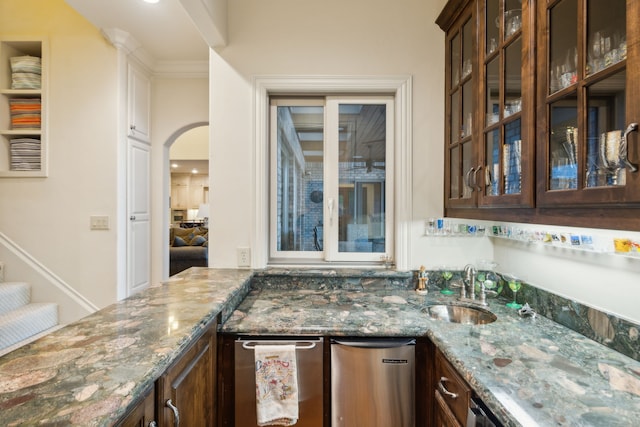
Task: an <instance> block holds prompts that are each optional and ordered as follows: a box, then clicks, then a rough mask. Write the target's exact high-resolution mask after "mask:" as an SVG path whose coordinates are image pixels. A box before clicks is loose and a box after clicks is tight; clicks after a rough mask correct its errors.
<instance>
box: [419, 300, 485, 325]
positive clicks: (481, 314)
mask: <svg viewBox="0 0 640 427" xmlns="http://www.w3.org/2000/svg"><path fill="white" fill-rule="evenodd" d="M424 310H425V311H426V313H427V314H428V315H429V316H430V317H431V318H433V319H438V320H443V321H445V322H453V323H464V324H467V325H484V324H487V323H491V322H495V321H496V319H497V317H496V315H495V314H493V313H492V312H490V311H489V310H485V309H484V308H480V307H473V306H469V305H454V304H437V305H430V306H428V307H427V308H425V309H424Z"/></svg>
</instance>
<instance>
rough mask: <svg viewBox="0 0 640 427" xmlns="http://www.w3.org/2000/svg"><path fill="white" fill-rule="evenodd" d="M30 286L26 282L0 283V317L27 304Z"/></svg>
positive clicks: (29, 296) (29, 297) (29, 298)
mask: <svg viewBox="0 0 640 427" xmlns="http://www.w3.org/2000/svg"><path fill="white" fill-rule="evenodd" d="M30 301H31V285H29V284H28V283H26V282H4V283H0V315H3V314H5V313H8V312H10V311H11V310H15V309H17V308H19V307H22V306H24V305H27V304H29V302H30Z"/></svg>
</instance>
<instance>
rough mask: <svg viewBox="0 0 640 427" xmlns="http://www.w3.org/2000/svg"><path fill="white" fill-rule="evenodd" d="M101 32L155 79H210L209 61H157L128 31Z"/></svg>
mask: <svg viewBox="0 0 640 427" xmlns="http://www.w3.org/2000/svg"><path fill="white" fill-rule="evenodd" d="M101 32H102V35H103V36H104V38H105V39H107V41H109V43H111V44H112V45H113V46H115V47H116V48H117V49H121V50H122V51H123V52H125V53H126V54H127V56H129V57H132V58H133V59H134V60H136V62H138V63H139V64H140V65H142V66H143V67H145V68H146V69H147V71H149V72H150V73H151V74H152V75H153V76H154V77H165V78H205V77H209V61H156V60H155V59H154V58H153V57H152V56H151V55H150V54H149V53H148V52H147V51H146V50H145V49H144V48H143V47H142V45H141V44H140V43H139V42H138V41H137V40H136V39H135V38H134V37H133V36H132V35H131V34H129V33H128V32H127V31H124V30H122V29H120V28H108V29H102V30H101Z"/></svg>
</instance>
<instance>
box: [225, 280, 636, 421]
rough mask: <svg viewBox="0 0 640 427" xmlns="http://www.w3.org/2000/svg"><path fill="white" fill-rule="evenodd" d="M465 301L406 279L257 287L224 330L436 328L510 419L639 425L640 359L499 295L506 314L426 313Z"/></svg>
mask: <svg viewBox="0 0 640 427" xmlns="http://www.w3.org/2000/svg"><path fill="white" fill-rule="evenodd" d="M449 302H453V303H455V302H456V298H455V297H445V296H443V295H441V294H440V293H439V292H438V291H437V290H435V289H431V291H430V292H429V294H428V295H426V296H422V295H418V294H417V293H416V292H414V291H413V290H407V289H406V288H404V289H403V288H401V287H386V286H379V287H376V286H372V287H367V288H366V289H365V287H360V288H358V287H357V286H350V287H348V288H347V289H336V288H333V287H331V286H322V285H319V286H318V285H314V286H312V287H311V288H309V289H304V288H301V287H296V288H295V289H289V290H287V289H270V288H258V289H254V290H252V291H251V292H250V293H249V294H248V296H247V297H246V298H245V300H244V301H243V302H242V304H240V306H239V307H238V309H237V310H236V311H235V313H234V314H233V316H232V317H231V318H230V319H229V320H228V321H227V322H226V324H225V325H223V328H222V331H223V332H229V333H238V334H249V335H253V334H257V335H264V334H267V335H268V334H273V335H281V334H288V335H305V334H306V335H310V334H320V335H333V336H335V335H344V336H346V335H349V336H409V337H418V336H424V335H427V336H428V337H430V338H431V340H432V341H433V342H434V343H435V344H436V345H437V346H438V347H439V348H440V350H441V351H442V352H443V353H444V354H445V356H446V357H447V358H448V359H449V360H450V361H451V362H452V363H453V365H454V366H455V367H456V368H457V369H458V371H459V372H460V373H461V375H462V376H463V378H465V380H466V381H467V382H468V383H469V384H470V385H471V386H472V388H473V389H474V391H475V392H476V393H477V394H478V395H479V396H480V397H481V398H482V399H483V400H484V401H485V403H487V404H488V405H489V406H490V408H491V409H492V410H493V411H494V413H495V414H496V415H497V416H498V417H499V418H500V419H501V420H502V421H503V422H504V424H505V425H507V426H520V425H522V426H536V425H540V426H563V425H564V426H599V427H601V426H630V425H636V424H637V419H638V416H640V362H637V361H635V360H633V359H631V358H629V357H626V356H624V355H622V354H620V353H617V352H615V351H613V350H611V349H609V348H607V347H605V346H603V345H600V344H598V343H596V342H595V341H592V340H590V339H588V338H586V337H584V336H582V335H580V334H578V333H576V332H573V331H571V330H570V329H568V328H566V327H564V326H561V325H559V324H557V323H555V322H553V321H551V320H549V319H546V318H544V317H542V316H537V317H536V318H520V317H519V316H518V315H517V314H516V311H515V310H513V309H509V308H507V307H505V306H504V303H505V301H503V300H501V299H491V300H489V302H490V307H489V309H490V310H491V311H492V312H494V313H495V314H496V315H497V317H498V320H497V321H495V322H494V323H491V324H487V325H463V324H455V323H447V322H443V321H441V320H435V319H432V318H430V317H428V316H427V314H426V313H425V312H424V309H425V307H427V305H430V304H437V303H449Z"/></svg>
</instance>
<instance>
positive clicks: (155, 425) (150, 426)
mask: <svg viewBox="0 0 640 427" xmlns="http://www.w3.org/2000/svg"><path fill="white" fill-rule="evenodd" d="M147 427H158V423H156V422H155V421H151V422H150V423H149V425H148V426H147Z"/></svg>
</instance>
